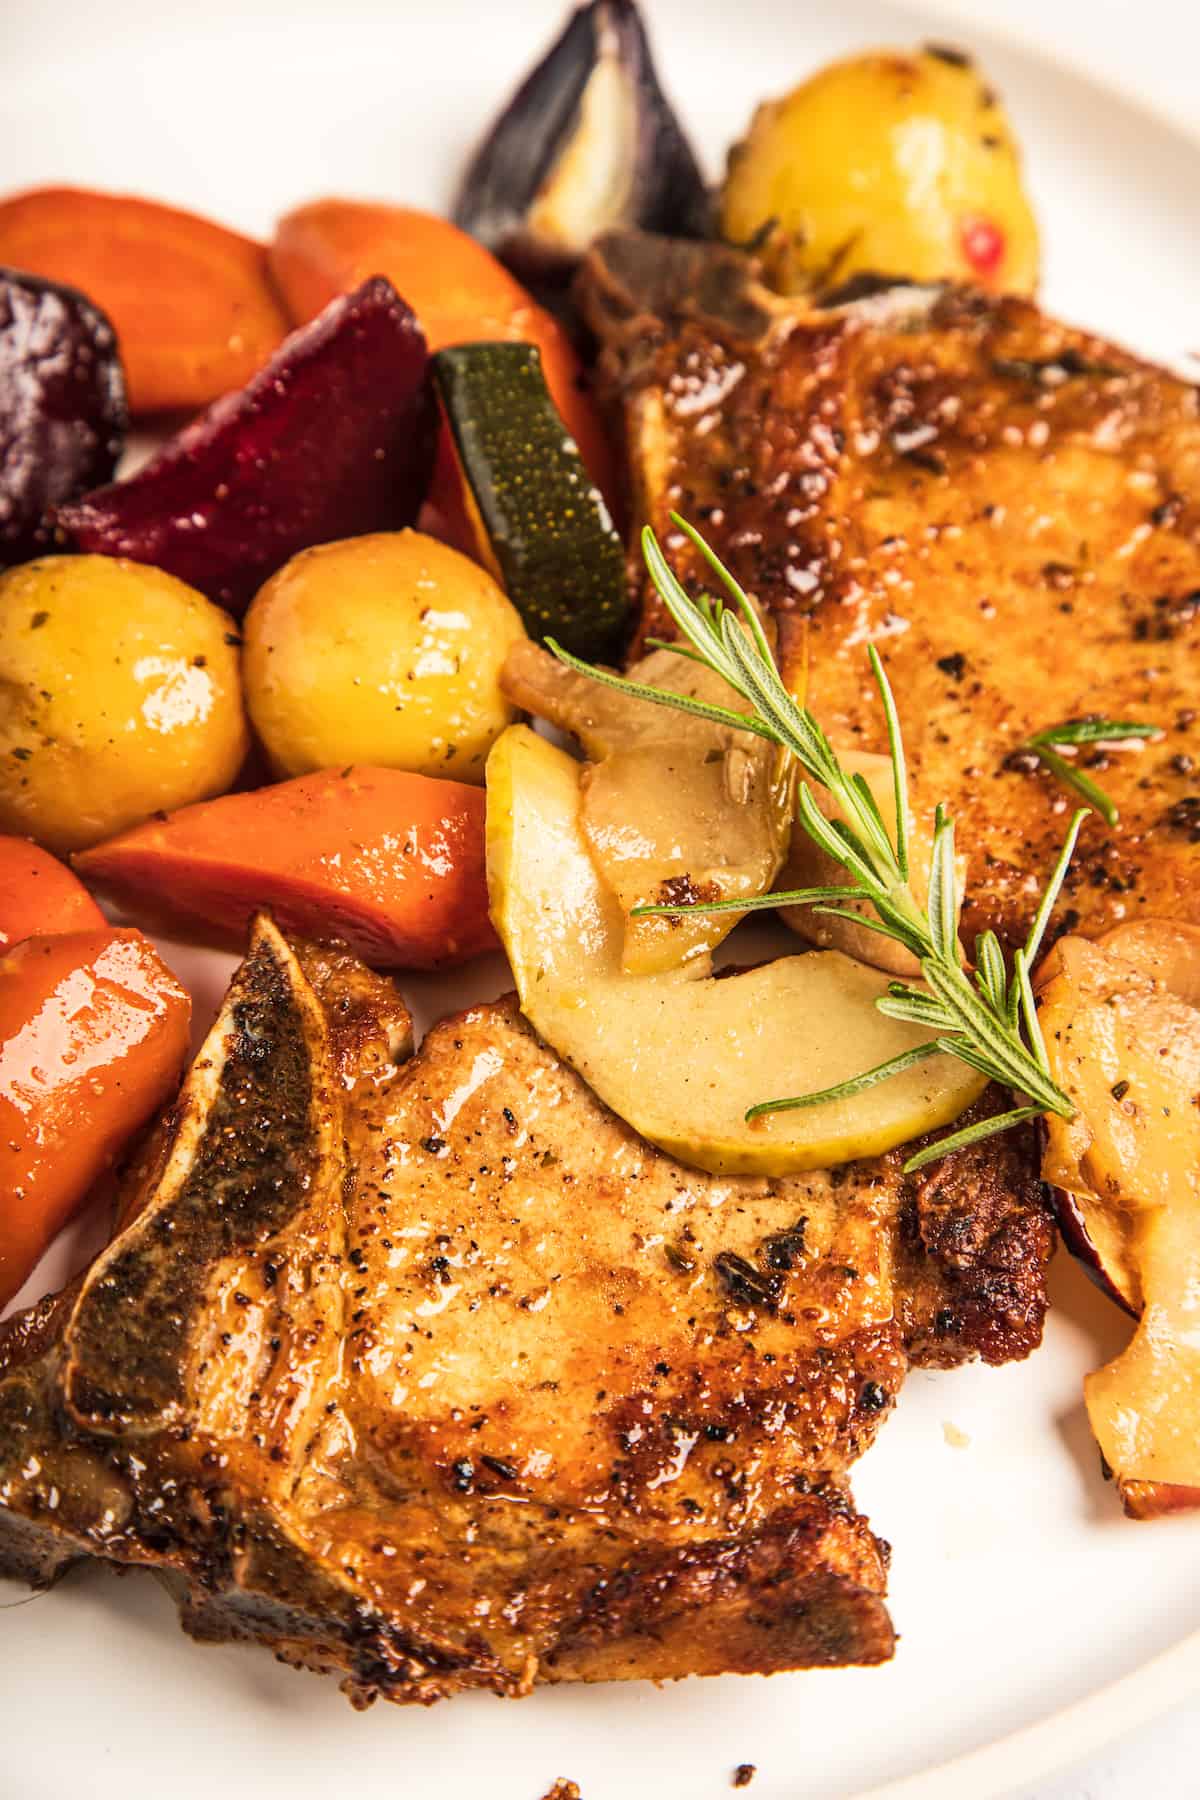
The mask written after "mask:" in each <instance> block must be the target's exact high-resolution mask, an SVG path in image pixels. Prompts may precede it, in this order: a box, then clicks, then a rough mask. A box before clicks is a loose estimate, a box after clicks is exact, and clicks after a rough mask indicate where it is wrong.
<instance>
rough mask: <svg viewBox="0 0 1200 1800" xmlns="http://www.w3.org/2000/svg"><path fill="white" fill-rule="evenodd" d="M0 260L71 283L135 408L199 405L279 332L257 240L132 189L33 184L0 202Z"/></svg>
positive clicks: (280, 322)
mask: <svg viewBox="0 0 1200 1800" xmlns="http://www.w3.org/2000/svg"><path fill="white" fill-rule="evenodd" d="M0 263H7V264H8V265H9V266H10V267H12V268H16V269H24V270H27V271H28V273H29V274H31V275H45V276H49V277H50V279H51V280H53V281H64V282H66V283H67V284H68V285H69V286H70V287H75V288H80V289H81V290H82V291H83V293H85V294H86V295H87V297H88V299H89V300H91V301H93V302H94V303H95V305H97V306H98V307H100V308H101V310H102V311H104V312H105V313H107V314H108V317H109V319H110V320H111V322H112V324H113V326H114V327H115V329H116V333H117V343H118V348H119V349H120V352H121V361H122V363H123V364H124V367H125V377H126V382H127V384H128V388H129V406H130V410H131V411H132V412H134V413H152V412H161V411H170V410H174V409H177V408H193V407H200V406H207V405H208V404H209V402H210V401H212V400H216V399H217V398H218V397H219V396H220V395H221V394H224V393H225V392H227V391H228V390H229V389H231V388H239V387H242V386H244V384H245V383H246V382H247V381H249V379H250V377H251V376H252V375H253V374H254V373H255V372H256V371H257V370H258V369H260V368H261V367H262V365H263V363H265V362H266V360H267V358H268V357H269V356H270V355H271V353H272V351H273V350H275V348H276V347H277V346H278V344H279V343H280V342H281V341H282V339H283V337H284V335H285V333H286V331H287V319H286V317H285V315H284V312H283V308H282V307H281V305H280V303H279V301H278V299H277V298H276V295H275V291H274V288H273V286H272V284H271V278H270V275H269V273H268V270H267V255H266V251H265V249H264V248H263V246H262V245H261V244H257V243H255V242H254V240H253V239H252V238H246V237H242V236H241V234H240V233H239V232H236V231H228V230H226V228H225V226H223V225H216V224H214V223H213V222H212V220H210V219H203V218H200V217H199V216H198V215H197V214H195V213H189V212H181V211H180V210H179V208H178V207H174V206H162V205H160V204H159V203H158V202H157V201H154V200H139V199H135V198H134V196H133V195H130V194H104V193H98V192H95V191H93V190H91V189H88V188H35V189H33V190H32V191H31V192H29V193H25V194H17V195H15V196H14V197H13V198H12V199H11V200H5V201H3V202H0Z"/></svg>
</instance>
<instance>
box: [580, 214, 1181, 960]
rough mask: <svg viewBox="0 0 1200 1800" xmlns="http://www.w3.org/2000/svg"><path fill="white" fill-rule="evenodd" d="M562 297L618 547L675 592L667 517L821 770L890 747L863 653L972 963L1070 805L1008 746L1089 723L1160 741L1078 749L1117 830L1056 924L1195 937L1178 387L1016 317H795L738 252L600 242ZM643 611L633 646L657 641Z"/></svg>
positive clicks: (802, 309)
mask: <svg viewBox="0 0 1200 1800" xmlns="http://www.w3.org/2000/svg"><path fill="white" fill-rule="evenodd" d="M579 291H580V296H581V300H582V303H583V307H584V310H585V312H586V314H587V316H588V318H589V321H590V323H591V325H592V326H593V328H594V329H595V330H596V332H597V333H598V335H599V336H600V339H601V342H602V344H603V345H604V351H603V356H602V365H601V366H602V371H603V373H604V376H605V379H606V384H607V389H608V393H609V396H610V398H611V399H613V400H614V401H615V402H616V404H617V406H618V407H619V409H620V410H621V412H622V413H623V418H624V426H625V435H626V442H627V448H628V452H629V460H630V464H631V470H632V477H633V502H634V504H633V509H632V510H633V513H634V517H635V525H636V526H638V527H640V525H641V524H642V523H644V522H646V521H648V522H649V523H651V524H652V525H654V527H655V528H656V530H657V531H658V532H659V534H660V536H662V537H663V538H664V540H665V542H666V544H667V546H668V550H669V553H670V554H671V556H672V558H673V560H674V561H675V563H676V566H677V567H678V568H679V570H680V572H681V574H682V575H683V576H684V577H685V579H688V580H690V581H692V582H694V583H695V584H696V585H701V583H702V571H701V568H700V566H699V565H698V562H697V559H696V558H695V556H694V555H693V554H692V553H691V551H690V548H689V547H688V546H687V545H686V543H685V541H684V540H683V539H682V537H681V536H680V535H679V534H678V533H677V532H675V531H674V530H673V528H672V526H671V523H670V520H669V518H668V514H669V512H670V511H671V510H672V509H673V510H675V511H677V512H680V513H682V514H683V515H684V516H685V517H686V518H688V519H689V520H690V521H691V522H692V523H693V524H695V525H696V526H698V527H699V529H700V530H701V531H702V532H703V533H704V535H705V536H706V537H707V539H708V541H709V542H710V543H711V544H712V546H713V548H714V549H715V550H716V551H717V552H718V553H719V554H720V556H721V557H722V558H723V559H724V560H725V561H726V562H727V563H728V564H729V566H730V567H731V568H732V569H733V571H734V573H735V574H736V575H737V577H738V578H739V580H740V581H741V582H742V584H743V585H744V586H745V587H746V588H747V589H748V590H749V591H750V592H751V593H752V594H753V595H754V596H755V597H756V598H757V600H758V601H759V602H760V604H761V605H762V606H764V607H765V608H767V609H768V611H769V612H770V613H771V614H772V616H773V617H774V618H775V620H776V622H777V625H778V629H779V639H780V649H781V656H782V660H783V662H784V664H785V667H786V669H787V672H788V675H789V678H790V679H791V680H792V682H793V684H800V683H802V682H803V681H804V679H805V676H806V677H807V697H808V699H809V702H810V704H811V705H812V706H813V708H814V710H815V711H816V712H817V714H818V716H819V717H820V719H821V721H822V723H823V724H824V725H825V727H826V729H827V730H828V732H829V735H830V737H831V738H832V740H833V742H834V743H835V745H836V746H837V747H839V748H841V749H843V750H846V749H862V750H872V751H880V750H884V749H886V743H885V739H884V734H883V730H882V721H881V714H880V709H879V704H878V700H877V697H876V695H875V692H874V688H873V685H872V683H871V681H870V676H869V670H868V665H867V656H866V646H867V644H868V643H869V642H873V643H875V644H876V645H877V646H878V649H879V651H880V654H881V655H882V657H883V660H884V662H885V664H886V666H887V670H888V674H889V676H890V678H891V681H892V684H893V687H894V689H895V692H896V698H897V702H898V706H899V712H900V717H901V721H902V724H903V726H904V733H905V741H906V746H907V750H908V756H909V765H910V774H911V778H912V779H911V797H912V803H913V808H914V812H915V814H916V816H917V817H918V818H922V819H924V818H929V817H932V814H933V810H934V807H935V805H936V804H937V803H938V802H939V801H944V802H946V803H948V805H949V808H950V810H951V812H952V813H953V814H954V816H955V818H956V820H957V824H958V841H959V845H960V847H962V848H964V849H965V850H966V852H967V857H968V881H967V892H968V908H967V914H966V917H965V920H964V923H965V927H966V931H967V933H968V942H969V941H970V934H971V933H973V932H975V931H977V930H979V929H981V928H982V927H983V926H985V925H990V926H993V927H994V928H995V929H996V930H997V931H998V932H999V933H1000V935H1001V937H1002V938H1003V939H1005V940H1006V941H1007V942H1009V943H1016V942H1019V941H1020V939H1021V938H1022V937H1023V936H1024V935H1025V932H1026V929H1027V927H1028V925H1029V922H1030V918H1031V914H1032V911H1033V909H1034V908H1035V906H1036V902H1037V896H1038V891H1039V884H1040V882H1041V881H1042V880H1044V878H1045V876H1046V875H1047V874H1048V873H1049V870H1050V868H1051V867H1052V865H1053V863H1054V860H1055V856H1056V854H1057V850H1058V847H1059V845H1060V843H1061V840H1062V837H1063V834H1064V831H1065V828H1066V823H1067V818H1068V817H1069V812H1070V809H1071V808H1072V807H1073V806H1074V805H1076V804H1078V802H1077V800H1076V799H1075V798H1074V797H1073V796H1071V795H1069V794H1067V793H1065V792H1064V791H1063V790H1062V789H1061V788H1060V787H1059V786H1058V785H1057V784H1056V782H1055V781H1054V779H1053V778H1052V777H1051V776H1050V775H1048V774H1047V773H1046V772H1045V771H1044V770H1042V769H1040V768H1039V765H1038V763H1037V761H1036V759H1035V758H1034V757H1032V756H1026V755H1024V754H1022V752H1021V746H1022V745H1024V744H1025V743H1026V741H1027V740H1028V739H1029V737H1030V736H1031V735H1032V734H1033V733H1034V732H1037V731H1041V730H1044V729H1046V728H1047V727H1050V726H1053V725H1057V724H1060V723H1061V722H1062V721H1064V720H1069V719H1075V718H1079V717H1080V716H1082V715H1086V714H1100V715H1102V716H1104V717H1106V718H1108V719H1116V720H1135V721H1142V722H1146V723H1149V724H1154V725H1158V726H1160V727H1161V728H1162V736H1161V738H1160V739H1158V740H1156V741H1154V742H1152V743H1149V744H1135V745H1133V746H1132V747H1126V748H1121V749H1117V748H1112V749H1109V748H1103V747H1101V748H1099V749H1097V748H1094V747H1093V748H1091V749H1089V750H1084V751H1081V752H1080V756H1081V758H1082V766H1083V767H1084V768H1085V769H1086V771H1087V773H1089V774H1090V775H1092V776H1093V778H1094V779H1096V780H1097V781H1098V782H1099V784H1100V786H1101V787H1102V788H1103V789H1104V790H1105V791H1106V792H1107V793H1109V794H1110V795H1111V797H1112V799H1113V800H1114V801H1115V802H1116V804H1117V806H1118V807H1119V810H1120V821H1119V824H1118V825H1117V826H1116V827H1115V828H1110V827H1109V826H1107V825H1106V824H1105V823H1104V820H1103V819H1102V818H1101V817H1100V816H1099V815H1095V816H1093V817H1092V818H1091V819H1090V820H1089V821H1088V822H1087V824H1086V825H1085V828H1084V832H1083V836H1082V839H1081V844H1080V850H1079V853H1078V855H1077V858H1076V862H1075V866H1074V869H1073V871H1072V874H1071V877H1070V879H1069V882H1068V884H1067V890H1066V895H1065V900H1064V911H1063V913H1062V914H1061V915H1060V917H1061V918H1062V919H1063V920H1064V921H1065V923H1067V924H1071V925H1073V926H1074V927H1075V928H1077V929H1080V930H1082V931H1083V932H1084V933H1085V934H1092V933H1096V932H1099V931H1101V930H1103V929H1106V928H1107V927H1109V926H1111V925H1114V924H1116V923H1118V922H1119V921H1120V920H1122V919H1130V918H1137V917H1139V916H1160V917H1167V918H1180V919H1186V920H1190V921H1192V922H1200V396H1198V394H1197V390H1196V388H1194V387H1192V386H1190V385H1189V384H1187V383H1186V382H1184V381H1181V380H1176V379H1173V378H1172V377H1171V376H1169V375H1167V374H1165V373H1163V372H1162V371H1161V370H1159V369H1154V368H1151V367H1148V366H1147V365H1146V364H1145V363H1142V362H1139V361H1137V360H1136V359H1135V358H1134V357H1132V356H1130V355H1128V354H1127V353H1126V352H1124V351H1121V350H1117V349H1114V348H1113V346H1112V345H1110V344H1108V343H1105V342H1103V341H1102V340H1101V339H1099V338H1096V337H1093V336H1090V335H1089V334H1087V333H1085V332H1082V331H1077V330H1072V329H1070V328H1069V327H1066V326H1063V325H1060V324H1057V323H1055V321H1054V320H1053V319H1050V318H1048V317H1046V315H1045V314H1043V313H1041V312H1040V311H1039V310H1038V309H1037V307H1036V306H1034V305H1032V304H1031V303H1030V302H1028V301H1025V300H1018V299H1013V298H997V297H995V296H985V295H983V294H981V293H978V292H974V291H970V290H954V289H941V288H932V289H930V288H927V289H917V288H894V289H891V290H888V291H884V292H881V293H877V294H875V295H873V296H871V297H869V298H864V299H859V300H856V301H851V302H847V303H846V304H843V305H840V306H835V307H832V308H824V309H822V308H813V307H811V306H808V305H807V304H805V303H802V302H799V301H791V300H781V299H780V298H778V297H777V296H775V295H773V294H769V293H768V292H767V291H766V290H765V289H763V288H762V287H760V286H759V285H758V284H757V282H756V281H755V279H754V272H753V265H752V264H751V263H750V262H748V260H747V259H746V258H744V257H742V256H740V255H739V254H738V253H736V252H733V251H730V250H725V249H721V248H719V247H716V246H712V245H684V244H673V243H671V242H670V241H669V240H666V239H656V238H652V237H647V236H644V235H642V234H639V233H615V234H612V235H611V236H610V237H608V238H606V239H602V240H601V241H600V243H599V245H598V247H597V248H596V249H595V250H594V252H593V254H592V256H591V257H590V259H589V262H588V264H587V266H586V267H585V270H584V272H583V276H582V279H581V283H580V289H579ZM635 563H636V564H638V565H640V558H637V557H635ZM704 573H707V572H706V571H705V572H704ZM636 578H637V579H639V580H642V581H643V582H644V574H643V573H642V572H641V571H640V567H639V568H638V571H637V576H636ZM643 591H644V592H645V594H646V607H645V612H644V617H643V626H642V635H645V634H646V633H647V632H649V633H657V634H658V635H660V636H661V635H669V631H670V621H669V620H668V619H666V618H665V617H664V615H663V612H662V609H661V607H660V606H659V604H658V602H657V599H656V597H655V596H654V595H653V593H652V591H650V590H649V589H648V588H645V587H644V590H643ZM1068 754H1069V753H1068ZM1068 909H1069V910H1068ZM1072 914H1073V915H1074V916H1073V917H1072V916H1071V915H1072Z"/></svg>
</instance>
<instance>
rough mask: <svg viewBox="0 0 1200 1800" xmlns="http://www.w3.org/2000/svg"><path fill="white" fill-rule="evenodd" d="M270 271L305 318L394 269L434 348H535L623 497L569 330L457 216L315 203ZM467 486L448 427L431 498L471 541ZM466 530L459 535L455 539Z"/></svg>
mask: <svg viewBox="0 0 1200 1800" xmlns="http://www.w3.org/2000/svg"><path fill="white" fill-rule="evenodd" d="M270 257H271V273H272V275H273V276H274V278H275V282H276V284H277V286H278V288H279V291H280V293H281V294H282V295H283V298H284V301H285V303H286V305H287V307H288V309H289V311H290V312H291V315H292V317H293V319H295V321H296V323H297V324H301V323H303V321H304V320H306V319H311V318H312V317H313V316H314V314H316V313H318V312H320V311H321V309H322V307H324V306H327V305H328V304H329V302H330V300H332V299H333V298H334V296H335V295H337V294H341V293H346V292H347V291H348V290H349V289H351V288H354V287H357V286H358V284H359V283H360V282H361V281H363V280H365V279H366V278H367V277H368V276H370V275H386V276H387V278H388V280H389V281H390V282H391V283H392V286H393V287H394V288H395V289H396V291H397V293H399V294H402V295H403V296H404V298H405V299H406V300H407V301H408V304H409V305H410V306H411V307H412V309H413V311H414V312H415V313H416V315H417V319H418V320H419V322H420V325H421V329H422V330H423V331H424V333H425V341H426V342H427V344H428V345H429V348H430V351H431V352H432V351H434V350H444V349H445V348H446V347H447V346H448V345H451V344H465V343H472V342H476V341H479V340H483V339H502V340H504V341H506V342H509V343H529V344H536V345H537V347H538V349H539V350H540V351H541V353H542V369H543V372H544V374H545V377H546V385H547V387H548V388H549V389H550V393H551V395H552V396H553V399H554V404H555V406H557V408H558V410H559V412H560V413H561V414H562V417H563V420H564V422H565V424H566V426H567V429H568V431H569V432H570V433H571V435H572V437H573V438H574V439H575V442H576V443H577V444H578V446H579V453H580V455H581V456H582V457H583V460H584V463H585V464H586V465H587V469H588V473H589V474H590V475H591V477H592V480H593V481H594V482H595V483H596V485H597V486H598V487H599V488H600V490H601V492H602V493H603V494H604V495H605V497H606V499H607V500H608V503H609V506H610V508H611V507H612V506H613V505H614V503H615V501H616V499H617V482H616V473H615V467H614V460H613V453H612V450H611V448H610V447H609V444H608V442H607V439H606V437H605V434H604V430H603V428H602V426H601V423H600V420H599V418H598V417H597V415H596V410H595V408H594V406H593V405H592V402H591V399H590V397H589V396H588V394H587V393H586V392H585V390H584V385H583V380H584V378H583V373H582V370H581V367H580V362H579V358H578V357H577V356H576V354H575V350H574V348H573V346H572V344H571V341H570V339H569V338H568V336H567V334H566V332H565V331H564V330H563V328H562V326H561V325H560V324H559V322H558V320H557V319H556V318H554V316H553V315H552V314H551V313H549V312H547V311H546V309H545V307H543V306H539V305H538V303H537V301H536V300H535V299H534V298H533V296H532V294H530V293H529V292H528V290H527V289H525V288H523V287H522V286H521V283H520V282H519V281H518V280H517V279H516V277H515V276H514V275H511V274H510V273H509V271H508V270H507V269H506V268H505V267H504V265H503V263H501V262H498V261H497V259H496V258H495V257H494V256H493V255H492V254H491V252H490V251H489V250H485V249H484V247H483V245H482V244H479V243H477V242H476V241H475V239H474V238H472V237H468V236H467V234H466V232H465V231H460V230H459V229H458V227H457V226H456V225H451V223H450V221H449V220H448V219H441V218H438V217H437V215H436V214H434V213H425V212H418V211H415V210H413V209H412V208H411V207H405V206H384V205H378V204H374V203H372V202H368V201H361V200H314V201H312V202H311V203H310V204H309V205H307V206H298V207H297V208H296V209H295V211H294V212H290V213H288V214H287V215H286V216H285V217H284V218H282V219H280V221H279V223H278V224H277V226H276V228H275V241H274V243H273V244H272V246H271V251H270ZM460 496H461V483H460V477H459V475H458V471H457V465H456V463H455V460H454V452H453V449H452V447H451V445H450V443H449V441H448V439H447V435H446V433H445V432H443V441H442V445H441V448H440V450H439V454H438V460H437V465H436V467H435V470H434V479H433V488H432V491H431V493H430V500H431V502H432V503H433V504H434V505H435V506H436V507H437V509H438V511H439V513H440V514H441V515H442V517H443V518H444V519H445V520H446V521H447V523H448V524H450V525H451V527H452V539H453V541H454V542H456V543H460V544H461V543H464V542H465V543H469V542H470V533H469V531H467V530H466V528H465V527H463V525H462V520H461V516H460V515H461V509H462V500H461V497H460ZM455 533H457V535H454V534H455Z"/></svg>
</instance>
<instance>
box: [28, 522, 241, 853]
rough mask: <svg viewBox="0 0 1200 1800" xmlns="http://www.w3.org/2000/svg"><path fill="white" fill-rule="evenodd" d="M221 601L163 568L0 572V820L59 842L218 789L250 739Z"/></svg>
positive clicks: (123, 565) (64, 565)
mask: <svg viewBox="0 0 1200 1800" xmlns="http://www.w3.org/2000/svg"><path fill="white" fill-rule="evenodd" d="M237 645H238V634H237V628H236V626H235V625H234V623H233V620H232V619H231V618H230V617H229V615H228V613H224V612H222V611H221V609H220V607H218V606H214V605H213V604H212V602H211V601H210V600H206V599H205V597H204V595H203V594H198V593H197V592H196V590H195V589H194V588H190V587H188V586H187V585H186V583H184V582H182V581H177V580H176V579H175V577H174V576H173V575H164V574H163V572H162V570H161V569H152V568H148V567H147V566H146V565H144V564H142V563H133V562H125V561H122V560H120V559H118V558H116V557H109V556H47V557H43V558H42V559H41V560H40V561H38V562H32V563H26V564H24V565H23V566H22V567H20V568H15V569H9V570H8V571H7V573H5V574H3V575H0V832H11V833H14V834H16V835H19V836H27V837H32V838H36V839H37V841H38V843H40V844H44V845H45V846H46V847H47V849H50V850H54V851H56V852H58V853H59V854H62V853H64V852H66V851H70V850H82V849H85V848H86V847H87V846H88V845H90V844H96V843H99V842H100V840H101V839H102V838H106V837H109V836H111V835H112V833H113V832H116V831H121V830H123V829H124V827H125V826H127V825H135V824H137V823H138V822H139V821H140V820H142V819H145V818H147V817H148V816H149V815H150V814H151V813H153V812H157V811H158V810H159V809H160V808H161V809H164V810H167V811H169V810H170V809H172V808H173V807H177V806H187V805H190V803H191V802H192V801H193V800H207V799H210V798H211V797H212V796H213V795H215V794H223V793H224V792H225V790H226V789H227V788H228V787H229V786H230V785H231V783H232V781H233V779H234V777H235V776H236V774H237V772H238V769H239V768H240V766H241V763H242V760H243V758H244V757H245V754H246V751H247V748H248V745H249V733H248V731H247V729H246V720H245V715H244V713H243V711H242V690H241V678H240V675H239V672H238V651H237Z"/></svg>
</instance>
